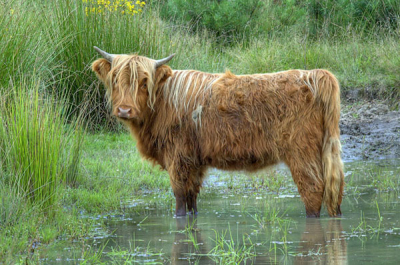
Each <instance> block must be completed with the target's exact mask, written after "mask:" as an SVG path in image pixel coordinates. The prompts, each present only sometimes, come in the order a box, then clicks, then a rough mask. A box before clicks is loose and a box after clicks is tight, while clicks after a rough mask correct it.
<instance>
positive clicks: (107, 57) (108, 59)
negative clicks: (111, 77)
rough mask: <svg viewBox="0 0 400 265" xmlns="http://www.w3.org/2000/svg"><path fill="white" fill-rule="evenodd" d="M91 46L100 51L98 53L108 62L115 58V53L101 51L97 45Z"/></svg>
mask: <svg viewBox="0 0 400 265" xmlns="http://www.w3.org/2000/svg"><path fill="white" fill-rule="evenodd" d="M93 48H94V49H95V50H96V51H97V52H98V53H100V55H101V56H103V58H104V59H106V60H107V61H109V62H110V63H112V61H113V59H114V58H115V54H110V53H107V52H105V51H103V50H102V49H100V48H98V47H96V46H93Z"/></svg>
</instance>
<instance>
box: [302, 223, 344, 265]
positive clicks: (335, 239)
mask: <svg viewBox="0 0 400 265" xmlns="http://www.w3.org/2000/svg"><path fill="white" fill-rule="evenodd" d="M296 252H298V253H299V254H298V255H297V256H296V258H295V262H294V264H347V244H346V239H345V236H344V234H343V229H342V225H341V221H340V219H331V220H329V221H328V225H327V227H326V228H325V229H324V228H322V225H321V221H320V220H319V219H310V218H308V219H306V228H305V230H304V232H303V234H302V236H301V239H300V244H299V249H298V250H297V251H296Z"/></svg>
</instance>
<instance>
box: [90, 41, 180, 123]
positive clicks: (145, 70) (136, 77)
mask: <svg viewBox="0 0 400 265" xmlns="http://www.w3.org/2000/svg"><path fill="white" fill-rule="evenodd" d="M94 48H95V49H96V51H97V52H99V53H100V55H101V56H102V57H103V58H102V59H98V60H96V61H94V62H93V64H92V70H93V71H94V72H95V73H96V75H97V77H98V78H99V79H100V80H101V81H102V82H103V83H104V85H105V86H106V88H107V94H106V95H107V97H108V100H109V103H110V104H111V106H112V114H113V115H115V116H116V117H117V118H119V119H122V120H130V119H138V118H141V117H142V118H143V114H144V113H145V112H146V111H147V110H149V109H153V108H154V104H155V102H156V95H157V91H158V88H159V87H161V86H162V85H163V84H164V82H165V81H166V80H167V78H168V77H170V76H171V75H172V70H171V68H170V67H168V66H166V65H164V64H166V63H167V62H168V61H169V60H171V59H172V57H174V55H175V54H173V55H171V56H169V57H167V58H164V59H161V60H153V59H150V58H146V57H143V56H138V55H125V54H121V55H117V54H109V53H106V52H105V51H103V50H101V49H99V48H97V47H94Z"/></svg>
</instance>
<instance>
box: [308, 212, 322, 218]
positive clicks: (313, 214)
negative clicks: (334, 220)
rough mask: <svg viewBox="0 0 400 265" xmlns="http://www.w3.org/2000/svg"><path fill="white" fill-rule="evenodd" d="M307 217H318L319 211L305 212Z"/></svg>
mask: <svg viewBox="0 0 400 265" xmlns="http://www.w3.org/2000/svg"><path fill="white" fill-rule="evenodd" d="M306 216H307V218H319V213H307V215H306Z"/></svg>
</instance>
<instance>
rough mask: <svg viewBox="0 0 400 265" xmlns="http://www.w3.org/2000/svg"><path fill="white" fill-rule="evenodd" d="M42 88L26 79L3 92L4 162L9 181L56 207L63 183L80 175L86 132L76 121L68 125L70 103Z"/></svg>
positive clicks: (45, 206) (0, 123) (0, 142)
mask: <svg viewBox="0 0 400 265" xmlns="http://www.w3.org/2000/svg"><path fill="white" fill-rule="evenodd" d="M41 89H43V88H42V87H41V85H40V81H35V80H30V81H25V80H21V81H19V82H18V83H16V84H12V85H10V87H9V89H8V91H5V90H4V91H1V92H0V95H1V102H0V113H1V115H0V127H1V129H0V146H1V150H2V154H3V155H2V158H1V159H0V160H1V161H0V165H1V168H2V169H3V171H4V173H5V175H6V179H5V180H6V182H8V183H9V185H11V186H14V187H16V188H17V189H20V190H21V193H22V194H25V195H26V196H27V197H28V198H29V199H30V200H31V202H32V203H39V204H40V205H41V206H42V207H43V209H45V210H46V211H48V212H51V210H52V209H51V207H52V206H53V205H54V204H55V203H56V200H57V190H58V188H59V186H60V184H62V183H64V184H68V183H67V181H69V182H73V181H74V178H75V177H76V175H77V168H78V165H79V155H80V153H79V151H80V149H79V148H78V147H77V146H79V144H80V142H81V140H82V132H81V131H79V130H80V129H79V128H78V127H77V126H79V125H78V124H77V123H76V124H74V123H71V124H70V125H69V126H68V128H67V127H66V124H67V116H66V113H67V107H66V104H65V102H63V100H62V99H61V100H58V101H56V100H54V99H52V98H51V97H50V96H46V95H43V94H41ZM76 130H78V131H76ZM7 176H8V177H7Z"/></svg>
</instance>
